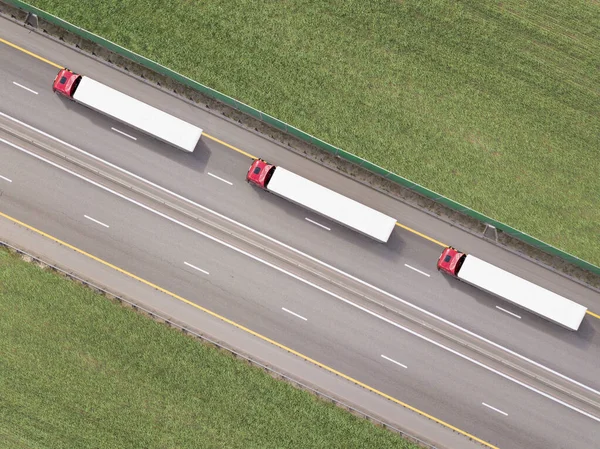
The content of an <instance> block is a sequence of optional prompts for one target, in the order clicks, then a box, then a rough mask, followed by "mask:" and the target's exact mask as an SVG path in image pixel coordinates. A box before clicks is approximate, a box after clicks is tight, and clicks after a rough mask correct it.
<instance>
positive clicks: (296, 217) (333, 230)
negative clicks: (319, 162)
mask: <svg viewBox="0 0 600 449" xmlns="http://www.w3.org/2000/svg"><path fill="white" fill-rule="evenodd" d="M248 188H250V189H252V190H254V195H255V196H256V197H257V198H258V200H259V201H260V202H261V203H262V205H261V206H260V207H259V208H258V209H257V211H260V213H261V214H264V217H265V220H271V221H272V220H274V219H277V217H282V216H284V215H285V216H287V217H289V218H290V219H291V220H292V221H293V222H297V223H298V232H300V233H302V235H303V236H304V238H303V239H300V240H302V241H303V240H307V239H311V236H314V235H318V234H319V233H324V235H327V244H328V245H329V246H330V247H331V248H332V251H333V254H332V255H331V258H332V260H330V261H327V262H328V263H330V262H331V263H332V264H333V265H335V263H336V260H333V256H334V255H338V254H339V255H342V254H345V253H346V251H345V250H346V249H349V250H350V251H348V252H347V253H348V254H357V253H358V254H360V253H361V252H363V251H368V252H369V254H372V255H376V256H377V257H380V258H382V259H384V260H385V261H387V262H392V261H396V260H399V259H400V253H401V251H402V250H403V249H404V247H405V242H404V240H403V238H402V237H401V236H400V234H399V233H398V230H397V229H394V231H393V232H392V235H391V236H390V239H389V240H388V242H387V243H381V242H378V241H376V240H373V239H372V238H370V237H367V236H365V235H363V234H361V233H359V232H356V231H354V230H352V229H349V228H347V227H345V226H343V225H340V224H338V223H336V222H334V221H332V220H330V219H328V218H325V217H323V216H321V215H318V214H316V213H314V212H312V211H310V210H308V209H305V208H304V207H302V206H300V205H297V204H294V203H292V202H290V201H288V200H286V199H285V198H281V197H279V196H277V195H275V194H273V193H270V192H267V191H265V190H261V189H260V188H257V187H254V186H252V185H249V186H248ZM307 219H309V220H312V221H313V222H316V223H318V224H315V223H312V222H310V221H309V220H307ZM286 223H290V221H287V220H286ZM319 225H322V226H325V227H326V228H329V230H327V229H324V228H322V227H321V226H319ZM313 240H314V238H313ZM298 249H300V248H298ZM337 260H339V256H338V257H337Z"/></svg>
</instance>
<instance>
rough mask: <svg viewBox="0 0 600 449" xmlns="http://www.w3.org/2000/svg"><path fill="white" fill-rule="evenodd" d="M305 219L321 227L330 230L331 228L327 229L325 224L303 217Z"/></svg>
mask: <svg viewBox="0 0 600 449" xmlns="http://www.w3.org/2000/svg"><path fill="white" fill-rule="evenodd" d="M305 220H306V221H310V222H311V223H312V224H314V225H317V226H321V227H322V228H323V229H327V230H328V231H331V229H329V228H328V227H327V226H323V225H322V224H321V223H317V222H316V221H313V220H311V219H310V218H305Z"/></svg>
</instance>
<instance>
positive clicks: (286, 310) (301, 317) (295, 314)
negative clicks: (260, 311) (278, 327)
mask: <svg viewBox="0 0 600 449" xmlns="http://www.w3.org/2000/svg"><path fill="white" fill-rule="evenodd" d="M281 310H283V311H284V312H287V313H291V314H292V315H294V316H296V317H298V318H300V319H301V320H304V321H308V320H307V319H306V318H304V317H303V316H302V315H298V314H297V313H294V312H292V311H291V310H288V309H286V308H285V307H282V308H281Z"/></svg>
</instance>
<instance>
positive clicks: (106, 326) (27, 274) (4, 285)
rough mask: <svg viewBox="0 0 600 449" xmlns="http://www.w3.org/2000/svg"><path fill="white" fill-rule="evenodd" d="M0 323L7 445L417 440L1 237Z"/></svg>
mask: <svg viewBox="0 0 600 449" xmlns="http://www.w3.org/2000/svg"><path fill="white" fill-rule="evenodd" d="M0 335H2V338H0V436H1V437H0V439H1V440H2V441H3V442H4V443H2V444H1V446H2V447H15V448H16V447H27V448H75V447H85V448H138V447H139V448H146V449H147V448H167V447H168V448H175V447H177V448H199V447H202V448H243V449H248V448H284V447H285V448H295V447H297V448H309V447H310V448H320V447H322V448H336V447H338V448H361V449H362V448H374V449H375V448H377V449H380V448H407V449H409V448H410V449H416V448H417V446H415V445H413V444H412V443H407V442H406V441H405V440H402V439H401V438H400V437H399V436H397V435H395V434H393V433H391V432H389V431H386V430H383V429H381V428H378V427H376V426H374V425H372V424H371V423H369V422H367V421H365V420H362V419H359V418H356V417H355V416H353V415H351V414H349V413H347V412H345V411H344V410H342V409H339V408H337V407H335V406H333V405H331V404H326V403H324V402H322V401H319V400H317V399H315V398H314V397H313V396H312V395H310V394H308V393H306V392H303V391H300V390H297V389H295V388H293V387H292V386H290V385H288V384H286V383H284V382H281V381H277V380H274V379H273V378H271V377H269V376H268V375H267V374H265V373H264V372H262V371H261V370H259V369H256V368H253V367H250V366H248V365H247V364H245V363H242V362H240V361H238V360H235V359H233V358H232V357H230V356H229V355H227V354H225V353H222V352H220V351H217V350H216V349H214V348H212V347H208V346H206V345H203V344H200V343H198V342H197V341H195V340H193V339H191V338H189V337H186V336H184V335H183V334H181V333H179V332H177V331H175V330H173V329H170V328H167V327H166V326H164V325H161V324H158V323H156V322H154V321H152V320H149V319H147V318H145V317H143V316H141V315H139V314H137V313H135V312H133V311H132V310H130V309H126V308H124V307H121V306H119V305H118V304H114V303H112V302H110V301H108V300H106V299H104V298H103V297H101V296H99V295H97V294H95V293H94V292H92V291H91V290H89V289H87V288H85V287H82V286H80V285H78V284H76V283H74V282H71V281H69V280H67V279H64V278H62V277H60V276H58V275H56V274H54V273H52V272H47V271H44V270H42V269H41V268H39V267H38V266H36V265H33V264H30V263H27V262H24V261H23V260H21V259H20V258H19V257H18V256H16V255H13V254H11V253H9V252H8V251H6V250H5V249H3V248H2V249H0Z"/></svg>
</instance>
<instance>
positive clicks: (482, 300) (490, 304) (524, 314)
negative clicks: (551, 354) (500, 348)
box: [444, 275, 600, 350]
mask: <svg viewBox="0 0 600 449" xmlns="http://www.w3.org/2000/svg"><path fill="white" fill-rule="evenodd" d="M444 277H445V278H446V282H448V287H449V288H451V289H453V290H455V291H459V292H460V293H461V294H462V295H464V296H465V297H468V298H469V299H470V300H471V301H473V302H476V303H478V304H479V305H481V306H482V307H484V308H485V309H488V310H489V313H490V314H493V313H495V314H503V315H506V316H505V317H503V318H506V319H514V320H515V325H519V324H523V325H525V326H529V327H532V328H534V329H536V330H537V331H539V332H542V333H544V334H545V335H547V336H548V337H550V338H551V339H552V340H553V341H560V342H564V343H566V344H568V345H570V346H573V347H576V348H579V349H582V350H585V349H587V348H589V347H591V346H593V345H600V341H594V340H595V339H596V340H599V339H598V338H597V332H596V329H597V328H600V320H598V319H596V318H594V317H592V316H590V315H587V316H586V317H585V318H584V319H583V322H582V323H581V326H580V327H579V329H578V330H577V331H576V332H574V331H571V330H569V329H565V328H563V327H562V326H559V325H558V324H554V323H552V322H550V321H548V320H546V319H544V318H542V317H539V316H537V315H535V314H533V313H531V312H528V311H527V310H525V309H522V308H520V307H517V306H514V305H512V304H511V303H509V302H507V301H503V300H502V299H499V298H497V297H495V296H494V295H491V294H489V293H486V292H484V291H482V290H480V289H478V288H477V287H474V286H472V285H469V284H465V283H464V282H461V281H459V280H458V279H453V278H451V277H449V276H446V275H444ZM498 307H500V308H501V309H504V311H503V310H499V309H498ZM505 311H508V312H510V313H514V314H515V315H518V316H519V317H521V318H520V319H518V318H516V317H511V316H510V314H508V313H507V312H505ZM491 316H493V315H491ZM500 316H501V315H500ZM501 322H502V323H504V324H505V323H506V322H507V321H506V320H505V319H502V320H501ZM509 323H510V322H509ZM467 327H468V324H467ZM498 330H501V331H503V332H506V330H507V329H506V328H505V329H501V328H500V327H498ZM516 349H518V348H516Z"/></svg>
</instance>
